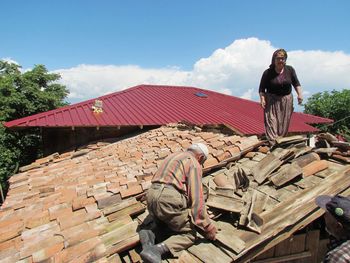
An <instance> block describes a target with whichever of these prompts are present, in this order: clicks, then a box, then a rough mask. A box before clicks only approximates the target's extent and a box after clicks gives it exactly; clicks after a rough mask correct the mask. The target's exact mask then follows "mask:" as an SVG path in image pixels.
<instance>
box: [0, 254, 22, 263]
mask: <svg viewBox="0 0 350 263" xmlns="http://www.w3.org/2000/svg"><path fill="white" fill-rule="evenodd" d="M0 260H1V263H12V262H20V261H19V253H18V252H17V253H16V252H15V251H13V252H11V251H7V253H6V251H4V252H1V251H0Z"/></svg>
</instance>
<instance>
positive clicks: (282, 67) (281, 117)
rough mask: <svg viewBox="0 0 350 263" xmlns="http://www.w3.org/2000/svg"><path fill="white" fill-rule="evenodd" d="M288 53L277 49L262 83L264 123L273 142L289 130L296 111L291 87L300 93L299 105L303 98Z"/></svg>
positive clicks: (260, 87)
mask: <svg viewBox="0 0 350 263" xmlns="http://www.w3.org/2000/svg"><path fill="white" fill-rule="evenodd" d="M286 61H287V52H286V51H285V50H284V49H277V50H276V51H275V52H274V53H273V55H272V61H271V65H270V67H269V68H268V69H266V70H265V71H264V73H263V75H262V77H261V81H260V86H259V95H260V104H261V107H262V108H263V109H264V124H265V133H266V137H267V139H268V140H269V141H270V143H271V144H272V145H274V144H275V142H276V138H278V137H283V136H285V135H287V133H288V127H289V123H290V118H291V116H292V113H293V96H292V86H293V87H294V89H295V91H296V93H297V95H298V103H299V105H300V104H301V103H302V101H303V97H302V90H301V85H300V82H299V80H298V77H297V74H296V72H295V70H294V68H293V67H292V66H289V65H286Z"/></svg>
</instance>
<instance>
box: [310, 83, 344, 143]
mask: <svg viewBox="0 0 350 263" xmlns="http://www.w3.org/2000/svg"><path fill="white" fill-rule="evenodd" d="M304 112H305V113H309V114H314V115H318V116H321V117H325V118H330V119H333V120H334V123H333V124H332V125H320V127H319V128H320V129H321V130H324V131H329V132H332V133H336V134H340V135H342V136H344V137H345V138H346V139H347V140H348V141H349V139H350V90H348V89H344V90H342V91H336V90H333V91H331V92H328V91H325V92H322V93H316V94H314V95H312V96H311V97H310V98H309V99H308V101H307V103H306V105H305V110H304Z"/></svg>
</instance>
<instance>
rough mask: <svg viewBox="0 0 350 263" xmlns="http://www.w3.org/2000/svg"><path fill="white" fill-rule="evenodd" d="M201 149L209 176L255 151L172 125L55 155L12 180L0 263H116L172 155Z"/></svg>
mask: <svg viewBox="0 0 350 263" xmlns="http://www.w3.org/2000/svg"><path fill="white" fill-rule="evenodd" d="M196 142H205V143H206V144H207V145H208V147H209V150H210V157H209V158H208V159H207V161H206V163H205V165H204V166H205V168H206V170H207V171H208V170H210V169H211V168H215V167H217V166H218V165H220V162H221V163H222V161H223V160H226V159H228V158H236V159H237V156H239V155H240V153H241V152H244V151H245V150H247V149H251V148H254V147H255V146H256V145H259V143H260V142H259V140H258V139H257V137H255V136H252V137H248V138H245V137H240V136H236V135H228V134H224V133H222V132H221V131H220V130H218V129H207V130H205V129H200V128H198V127H192V128H191V127H187V126H185V125H181V124H173V125H168V126H164V127H161V128H159V129H155V130H152V131H149V132H146V133H143V134H139V135H137V136H134V137H130V138H126V139H124V140H120V141H117V142H114V143H96V144H92V145H89V146H88V147H86V148H84V149H81V150H78V151H72V152H67V153H64V154H61V155H60V154H53V155H50V156H48V157H45V158H43V159H39V160H37V161H36V162H35V163H33V164H30V165H28V166H25V167H22V168H21V169H20V173H18V174H16V175H14V176H12V177H11V178H10V180H9V182H10V189H9V192H8V195H7V197H6V200H5V202H4V204H3V205H2V207H1V210H0V262H16V261H21V262H39V261H44V260H48V259H51V260H54V261H55V262H69V261H73V260H74V261H75V262H89V261H93V260H98V259H104V260H105V261H110V262H116V261H118V260H120V259H119V257H118V253H120V252H122V251H124V250H127V249H128V248H132V247H134V246H135V245H136V244H137V243H138V242H139V237H138V234H137V232H136V228H137V226H138V221H137V220H136V219H135V218H134V217H135V215H138V214H140V213H142V212H144V211H145V205H144V204H143V203H142V202H140V201H139V198H138V197H140V196H142V195H143V194H144V191H145V190H146V189H148V188H149V186H150V180H151V178H152V175H153V173H154V172H155V171H156V170H157V168H158V166H159V164H160V162H161V161H162V160H163V159H164V158H165V157H166V156H167V155H169V154H170V153H172V152H176V151H182V150H184V149H186V148H187V147H188V146H190V145H191V144H192V143H196Z"/></svg>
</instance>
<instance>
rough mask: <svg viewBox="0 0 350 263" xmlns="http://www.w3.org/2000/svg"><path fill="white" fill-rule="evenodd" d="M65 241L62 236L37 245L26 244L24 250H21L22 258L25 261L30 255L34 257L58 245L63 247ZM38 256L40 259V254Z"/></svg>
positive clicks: (53, 237) (45, 240) (49, 238)
mask: <svg viewBox="0 0 350 263" xmlns="http://www.w3.org/2000/svg"><path fill="white" fill-rule="evenodd" d="M63 241H64V240H63V237H62V236H52V237H48V238H45V239H44V240H41V241H38V242H35V243H33V242H26V243H25V244H24V246H23V248H22V249H21V250H20V258H21V259H23V258H26V257H29V256H30V255H33V253H35V252H38V251H41V250H45V249H46V248H50V247H52V246H55V245H57V244H62V245H63ZM59 247H60V246H59ZM37 256H38V257H39V254H38V255H37Z"/></svg>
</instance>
